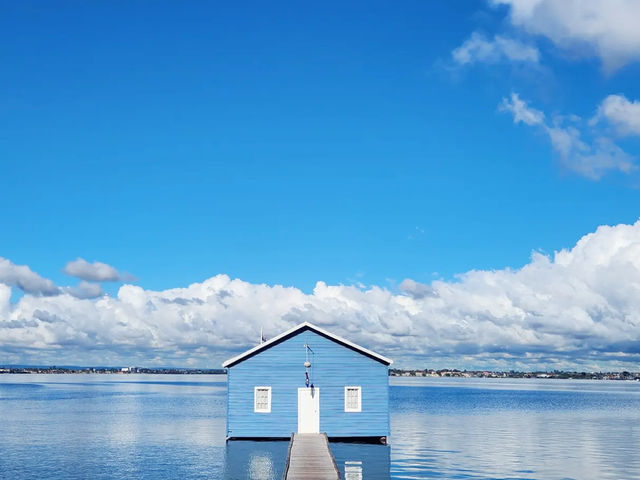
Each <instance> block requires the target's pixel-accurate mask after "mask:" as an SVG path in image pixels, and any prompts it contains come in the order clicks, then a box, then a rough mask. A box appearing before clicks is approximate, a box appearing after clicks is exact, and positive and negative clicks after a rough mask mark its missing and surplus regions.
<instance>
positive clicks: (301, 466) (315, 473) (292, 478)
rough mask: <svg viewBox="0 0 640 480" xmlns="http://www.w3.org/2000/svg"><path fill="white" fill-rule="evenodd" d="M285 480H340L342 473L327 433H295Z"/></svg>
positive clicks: (290, 445) (290, 447)
mask: <svg viewBox="0 0 640 480" xmlns="http://www.w3.org/2000/svg"><path fill="white" fill-rule="evenodd" d="M283 479H284V480H339V479H340V471H339V470H338V466H337V465H336V461H335V459H334V458H333V455H332V453H331V450H330V449H329V439H328V438H327V434H326V433H294V434H293V435H292V436H291V443H289V453H288V454H287V463H286V465H285V467H284V476H283Z"/></svg>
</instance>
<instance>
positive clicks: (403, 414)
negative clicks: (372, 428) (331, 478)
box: [0, 375, 640, 480]
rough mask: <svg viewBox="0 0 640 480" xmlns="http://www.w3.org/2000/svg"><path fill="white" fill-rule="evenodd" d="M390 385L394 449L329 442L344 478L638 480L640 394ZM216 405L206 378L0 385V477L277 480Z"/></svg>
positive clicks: (260, 450) (616, 385) (16, 380)
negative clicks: (235, 436) (235, 437)
mask: <svg viewBox="0 0 640 480" xmlns="http://www.w3.org/2000/svg"><path fill="white" fill-rule="evenodd" d="M391 385H392V386H391V394H390V395H391V399H390V400H391V428H392V435H391V447H386V446H381V445H358V444H345V443H332V445H331V448H332V451H333V453H334V456H335V458H336V462H337V463H338V465H339V467H340V469H341V470H342V473H343V478H345V477H346V478H347V479H369V480H370V479H389V478H394V479H396V478H397V479H400V478H402V479H420V478H456V479H514V480H524V479H540V480H543V479H544V480H547V479H604V480H607V479H616V480H619V479H640V449H639V448H638V446H640V383H638V382H606V381H584V380H580V381H577V380H576V381H559V380H517V381H516V380H484V379H423V378H392V379H391ZM225 401H226V379H225V377H224V376H216V375H213V376H204V375H197V376H195V375H194V376H185V375H178V376H171V375H153V376H147V375H0V478H3V479H4V478H11V479H40V478H57V479H85V478H91V479H138V478H140V479H152V480H156V479H171V478H179V479H181V480H187V479H200V478H207V479H218V478H219V479H228V480H231V479H246V478H252V479H265V480H273V479H280V478H281V476H282V469H283V467H284V461H285V457H286V452H287V446H288V444H287V442H230V443H229V444H225V441H224V433H225V415H226V411H225ZM345 474H346V475H345Z"/></svg>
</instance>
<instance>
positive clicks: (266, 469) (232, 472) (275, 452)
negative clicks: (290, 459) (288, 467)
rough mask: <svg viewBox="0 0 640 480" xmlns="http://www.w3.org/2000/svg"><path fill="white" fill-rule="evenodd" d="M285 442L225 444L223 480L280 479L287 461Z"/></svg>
mask: <svg viewBox="0 0 640 480" xmlns="http://www.w3.org/2000/svg"><path fill="white" fill-rule="evenodd" d="M288 448H289V442H287V441H264V442H253V441H248V440H234V441H230V442H227V447H226V456H225V465H224V478H225V480H245V479H251V480H275V479H280V478H282V474H283V472H284V464H285V462H286V460H287V450H288Z"/></svg>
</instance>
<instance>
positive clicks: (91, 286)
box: [65, 280, 104, 298]
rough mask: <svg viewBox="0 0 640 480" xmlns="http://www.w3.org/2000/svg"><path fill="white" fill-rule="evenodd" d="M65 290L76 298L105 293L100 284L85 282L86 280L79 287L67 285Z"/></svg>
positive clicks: (94, 296)
mask: <svg viewBox="0 0 640 480" xmlns="http://www.w3.org/2000/svg"><path fill="white" fill-rule="evenodd" d="M65 291H66V292H67V293H69V294H70V295H73V296H74V297H76V298H96V297H99V296H101V295H104V291H103V290H102V287H101V286H100V285H99V284H97V283H91V282H85V281H84V280H83V281H82V282H80V283H79V284H78V286H77V287H65Z"/></svg>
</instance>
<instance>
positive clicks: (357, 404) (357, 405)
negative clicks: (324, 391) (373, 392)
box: [344, 387, 362, 412]
mask: <svg viewBox="0 0 640 480" xmlns="http://www.w3.org/2000/svg"><path fill="white" fill-rule="evenodd" d="M344 411H345V412H361V411H362V387H344Z"/></svg>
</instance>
